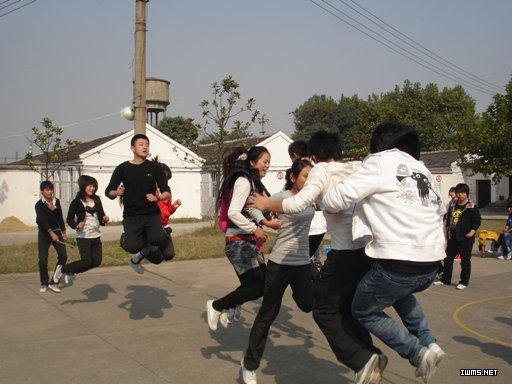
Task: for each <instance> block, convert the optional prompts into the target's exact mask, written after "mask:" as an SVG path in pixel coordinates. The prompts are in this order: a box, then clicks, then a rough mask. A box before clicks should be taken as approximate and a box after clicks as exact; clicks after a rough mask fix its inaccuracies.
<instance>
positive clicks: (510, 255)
mask: <svg viewBox="0 0 512 384" xmlns="http://www.w3.org/2000/svg"><path fill="white" fill-rule="evenodd" d="M510 259H512V252H509V253H508V254H507V260H510Z"/></svg>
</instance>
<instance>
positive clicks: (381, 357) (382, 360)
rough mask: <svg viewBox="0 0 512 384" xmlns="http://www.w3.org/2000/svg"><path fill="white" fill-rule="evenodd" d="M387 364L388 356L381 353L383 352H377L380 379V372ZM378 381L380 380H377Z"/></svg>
mask: <svg viewBox="0 0 512 384" xmlns="http://www.w3.org/2000/svg"><path fill="white" fill-rule="evenodd" d="M387 365H388V357H387V356H386V355H385V354H383V353H380V354H379V371H380V378H381V380H382V374H383V373H384V370H385V369H386V367H387ZM378 382H379V383H380V381H378Z"/></svg>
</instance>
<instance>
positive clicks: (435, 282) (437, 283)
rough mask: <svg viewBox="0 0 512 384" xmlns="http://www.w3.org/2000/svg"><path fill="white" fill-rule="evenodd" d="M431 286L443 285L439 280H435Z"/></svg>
mask: <svg viewBox="0 0 512 384" xmlns="http://www.w3.org/2000/svg"><path fill="white" fill-rule="evenodd" d="M432 284H433V285H439V286H441V285H444V283H443V282H442V281H441V280H436V281H434V282H433V283H432Z"/></svg>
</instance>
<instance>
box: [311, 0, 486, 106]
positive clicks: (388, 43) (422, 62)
mask: <svg viewBox="0 0 512 384" xmlns="http://www.w3.org/2000/svg"><path fill="white" fill-rule="evenodd" d="M309 1H310V2H311V3H313V4H315V5H316V6H317V7H319V8H321V9H323V10H324V11H326V12H327V13H329V14H331V15H333V16H334V17H336V18H337V19H338V20H340V21H342V22H343V23H345V24H348V25H349V26H350V27H352V28H354V29H356V30H357V31H359V32H361V33H362V34H364V35H366V36H367V37H369V38H371V39H372V40H374V41H376V42H378V43H379V44H381V45H384V46H385V47H387V48H389V49H391V50H392V51H393V52H395V53H398V54H399V55H401V56H403V57H405V58H407V59H409V60H411V61H413V62H414V63H416V64H418V65H421V66H422V67H424V68H426V69H428V70H430V71H432V72H434V73H437V74H438V75H440V76H443V77H445V78H448V79H450V80H452V81H454V82H456V83H461V84H463V85H465V86H466V87H468V88H472V89H475V90H477V91H480V92H482V93H485V94H487V95H490V96H493V95H494V93H492V92H490V91H489V90H486V89H484V88H482V87H481V86H478V85H475V84H473V83H470V82H469V81H468V80H464V79H462V78H460V77H458V76H456V75H453V74H452V73H449V72H447V71H446V70H444V69H442V68H439V67H438V66H436V65H434V64H432V63H429V62H428V61H426V60H425V59H423V58H421V57H419V56H418V55H416V54H414V53H412V52H410V51H408V50H407V49H405V48H403V47H401V46H399V45H398V44H396V43H394V42H393V41H391V40H389V39H388V38H386V37H384V36H382V35H381V34H379V33H378V32H375V31H374V30H372V29H371V28H369V27H368V26H366V25H364V24H363V23H361V22H359V21H357V20H356V19H354V18H352V17H350V16H349V15H347V14H346V13H345V12H343V11H341V10H340V9H338V8H336V7H335V6H334V5H332V4H330V3H328V2H327V1H325V0H321V1H322V2H323V3H325V4H327V5H328V6H329V7H331V8H333V9H334V10H335V11H336V12H338V13H340V14H342V15H344V16H345V17H347V18H349V19H350V20H352V21H353V22H354V23H356V24H358V25H360V26H362V27H364V28H365V29H367V30H369V31H370V32H371V33H373V34H374V35H377V36H378V37H379V38H380V39H382V40H384V41H382V40H380V39H379V38H377V37H375V36H372V35H371V34H369V33H368V32H365V31H364V30H362V29H361V28H360V27H358V26H357V25H354V24H353V23H351V22H350V21H347V20H345V19H344V18H343V17H341V16H340V15H338V14H336V13H334V12H332V11H331V10H329V9H327V8H325V7H324V6H322V5H321V4H319V3H317V2H316V1H314V0H309ZM393 46H394V47H393ZM395 47H396V48H395ZM401 51H403V52H401ZM404 52H406V53H407V54H406V53H404ZM411 56H412V57H411Z"/></svg>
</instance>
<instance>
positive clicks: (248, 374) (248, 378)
mask: <svg viewBox="0 0 512 384" xmlns="http://www.w3.org/2000/svg"><path fill="white" fill-rule="evenodd" d="M240 366H241V367H242V379H243V380H244V383H245V384H257V383H258V382H257V381H256V372H255V371H249V370H248V369H247V368H245V366H244V358H243V357H242V361H241V362H240Z"/></svg>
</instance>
